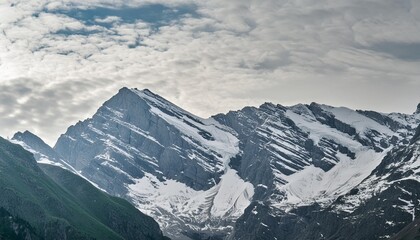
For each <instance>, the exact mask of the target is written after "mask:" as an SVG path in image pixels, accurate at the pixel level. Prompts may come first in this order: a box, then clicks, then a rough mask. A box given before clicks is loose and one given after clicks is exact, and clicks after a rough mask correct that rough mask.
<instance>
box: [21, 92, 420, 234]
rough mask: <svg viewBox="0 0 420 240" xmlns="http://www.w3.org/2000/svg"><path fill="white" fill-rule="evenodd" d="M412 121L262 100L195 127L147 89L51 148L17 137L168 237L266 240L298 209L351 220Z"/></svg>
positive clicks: (108, 107)
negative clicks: (120, 200) (123, 202)
mask: <svg viewBox="0 0 420 240" xmlns="http://www.w3.org/2000/svg"><path fill="white" fill-rule="evenodd" d="M419 116H420V114H418V113H416V114H413V115H409V114H401V113H391V114H385V113H378V112H374V111H361V110H357V111H354V110H352V109H349V108H345V107H332V106H328V105H323V104H318V103H311V104H309V105H306V104H298V105H295V106H291V107H286V106H282V105H276V104H273V103H264V104H262V105H261V106H260V107H245V108H243V109H241V110H238V111H231V112H229V113H227V114H218V115H216V116H214V117H211V118H208V119H203V118H200V117H198V116H195V115H194V114H192V113H190V112H188V111H186V110H184V109H182V108H180V107H178V106H176V105H175V104H173V103H171V102H170V101H168V100H166V99H164V98H163V97H161V96H159V95H157V94H155V93H153V92H151V91H150V90H147V89H144V90H138V89H128V88H122V89H121V90H120V91H119V92H118V93H117V94H116V95H115V96H113V97H112V98H111V99H109V100H108V101H106V102H105V103H104V104H103V105H102V106H101V107H100V108H99V109H98V111H97V112H96V113H95V114H94V115H93V116H92V117H91V118H89V119H86V120H85V121H81V122H78V123H77V124H75V125H74V126H71V127H69V128H68V130H67V132H66V133H65V134H63V135H62V136H61V137H60V138H59V140H58V141H57V143H56V145H55V147H54V149H48V151H46V150H45V149H44V148H45V146H44V147H43V145H42V144H41V145H39V144H38V145H36V144H33V143H32V144H28V142H33V141H32V140H31V138H29V137H28V138H21V140H19V134H17V137H16V138H17V141H20V143H21V144H22V145H25V144H26V146H27V147H29V148H35V150H34V149H33V152H42V153H45V154H44V155H45V156H47V155H48V156H49V159H52V160H53V161H55V160H54V159H56V158H57V159H58V160H57V161H63V162H64V163H65V164H67V165H69V166H71V168H73V169H74V171H76V172H77V173H79V174H82V175H83V176H84V177H86V178H87V179H89V180H90V181H92V182H94V183H95V184H97V185H98V187H100V188H103V189H104V190H106V191H107V192H108V193H111V194H113V195H117V196H122V197H125V198H126V199H128V200H130V201H131V202H132V203H133V204H134V205H136V206H137V207H138V208H139V209H140V210H142V211H144V212H145V213H147V214H149V215H151V216H152V217H154V218H155V219H156V220H157V221H158V222H159V223H160V224H161V227H162V228H163V230H164V232H165V233H166V234H168V235H169V236H170V237H172V238H173V239H182V240H183V239H197V238H201V239H206V238H209V237H218V238H224V237H226V236H228V235H230V238H232V239H253V238H249V236H251V237H252V236H254V237H255V236H268V237H266V238H267V239H274V238H273V236H276V234H277V229H283V227H284V226H281V224H283V223H284V222H283V221H273V219H276V218H277V217H278V215H279V214H280V215H281V216H285V219H286V218H289V217H290V218H292V219H288V220H287V221H285V222H288V221H289V222H293V221H295V220H296V219H300V218H301V217H305V216H306V215H305V214H303V215H300V214H301V213H300V212H299V211H303V212H305V210H301V209H307V208H309V209H315V210H316V211H321V210H322V211H324V210H325V209H334V211H336V212H334V211H332V212H328V214H336V215H337V214H338V215H339V214H342V213H343V212H344V213H345V214H350V212H357V209H358V208H359V206H361V205H360V204H359V205H357V204H354V203H355V201H351V199H357V201H362V200H363V201H368V200H369V199H370V197H371V196H373V195H372V194H370V193H371V192H369V194H363V193H364V192H366V191H364V190H363V189H367V188H369V187H370V186H371V185H372V183H375V184H376V185H377V186H379V185H378V184H377V180H378V179H382V177H383V176H380V177H379V178H376V177H373V176H372V172H375V171H376V170H377V168H378V167H380V166H381V164H384V161H385V160H384V159H388V158H389V157H387V156H389V155H390V154H391V155H392V154H394V152H395V149H397V148H402V149H403V148H405V147H407V146H408V145H409V144H410V140H411V139H412V141H411V142H412V143H413V142H415V141H417V140H418V138H419V135H420V130H417V131H415V128H417V126H418V125H419V124H420V117H419ZM38 148H40V149H44V150H42V151H41V150H38ZM47 153H48V154H47ZM54 156H56V157H54ZM416 161H417V160H415V161H414V162H416ZM406 162H407V161H406ZM410 163H411V162H410ZM65 164H63V165H65ZM413 164H415V163H413ZM413 164H412V165H413ZM387 166H389V165H387ZM395 166H397V165H395ZM395 166H394V167H395ZM398 166H403V163H402V162H401V164H399V165H398ZM398 166H397V167H398ZM366 179H371V180H370V182H367V180H366ZM366 186H367V187H366ZM355 189H359V190H355ZM358 193H360V194H362V195H360V196H359V195H358ZM349 194H350V195H349ZM349 196H350V197H349ZM352 196H353V197H352ZM366 196H368V198H366ZM340 199H341V201H344V203H345V204H342V205H337V206H335V205H334V204H336V203H337V201H339V200H340ZM347 200H348V201H347ZM346 201H347V202H346ZM357 201H356V202H357ZM333 205H334V206H335V207H331V206H333ZM350 208H351V210H350ZM337 209H347V210H346V211H341V210H337ZM325 211H326V210H325ZM328 211H329V210H328ZM337 211H338V212H340V213H337ZM311 214H312V213H311ZM294 218H296V219H294ZM262 219H265V221H264V222H262ZM270 219H271V220H270ZM296 221H297V222H296V224H295V225H296V226H299V224H301V222H299V221H298V220H296ZM309 221H313V220H308V222H309ZM320 221H321V220H320ZM251 223H252V224H253V226H258V227H249V226H248V224H251ZM270 224H271V226H270ZM288 227H291V226H288ZM248 231H254V232H252V233H249V232H248ZM274 233H276V234H274ZM303 233H304V232H302V234H303ZM266 234H268V235H266ZM270 234H274V235H270ZM282 234H286V233H282ZM299 234H300V233H299ZM299 234H296V236H301V235H299ZM320 234H326V233H325V232H322V233H321V232H320ZM247 236H248V237H247ZM292 239H293V238H292Z"/></svg>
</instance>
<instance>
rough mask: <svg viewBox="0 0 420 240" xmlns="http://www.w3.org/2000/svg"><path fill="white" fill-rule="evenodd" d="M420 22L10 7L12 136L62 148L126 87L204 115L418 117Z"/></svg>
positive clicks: (214, 4)
mask: <svg viewBox="0 0 420 240" xmlns="http://www.w3.org/2000/svg"><path fill="white" fill-rule="evenodd" d="M419 16H420V3H419V2H418V1H409V0H401V1H394V0H369V1H364V0H363V1H362V0H339V1H327V0H321V1H307V0H293V1H282V0H267V1H263V2H261V1H255V0H232V1H228V2H226V1H221V0H211V1H196V0H174V1H161V0H152V1H140V0H112V1H111V0H109V1H108V0H89V1H79V0H61V1H52V0H39V1H30V0H14V1H8V2H6V3H4V4H1V5H0V79H1V80H0V100H1V101H0V111H4V112H2V117H0V124H2V126H4V127H3V130H2V131H0V134H2V135H11V134H12V133H13V132H14V131H16V130H24V129H29V130H32V131H34V132H35V133H37V134H40V135H41V136H42V137H44V138H45V139H46V140H47V141H48V142H49V143H53V142H54V140H55V139H56V138H57V137H58V135H59V134H60V133H63V132H64V131H65V128H66V127H67V126H69V125H70V124H73V123H75V122H76V121H77V120H79V119H83V118H85V117H88V116H89V115H91V114H93V113H94V111H95V110H96V109H97V108H98V107H99V106H100V105H101V104H102V102H103V101H105V100H106V99H108V98H109V97H111V95H113V94H114V93H116V92H117V90H118V89H119V88H120V87H123V86H128V87H138V88H146V87H147V88H150V89H151V90H152V91H155V92H157V93H158V94H160V95H162V96H164V97H166V98H168V99H169V100H171V101H173V102H175V103H176V104H179V105H181V106H183V107H184V108H186V109H187V110H189V111H191V112H194V113H196V114H198V115H202V116H209V115H211V114H215V113H218V112H226V111H228V110H231V109H238V108H241V107H243V106H245V105H258V104H260V103H262V102H264V101H271V102H276V103H281V104H284V105H290V104H295V103H299V102H311V101H317V102H324V103H327V104H332V105H346V106H349V107H353V108H366V109H377V110H380V111H404V112H410V111H412V110H413V109H414V108H415V106H416V104H417V103H418V102H419V101H420V99H419V97H418V90H420V83H419V81H418V76H419V74H420V70H419V68H418V64H419V61H420V58H419V57H418V55H419V54H418V51H419V49H420V47H419V43H420V31H418V26H419V22H420V17H419ZM390 96H398V97H390ZM3 113H4V114H3ZM45 122H48V124H45Z"/></svg>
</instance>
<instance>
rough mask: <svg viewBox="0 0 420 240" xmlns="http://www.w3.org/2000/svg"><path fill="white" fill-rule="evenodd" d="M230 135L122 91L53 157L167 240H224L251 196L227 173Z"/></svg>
mask: <svg viewBox="0 0 420 240" xmlns="http://www.w3.org/2000/svg"><path fill="white" fill-rule="evenodd" d="M231 131H232V130H231V129H229V128H227V127H225V126H223V125H221V124H219V123H218V122H217V121H215V120H213V119H202V118H199V117H197V116H194V115H192V114H191V113H188V112H187V111H185V110H182V109H180V108H179V107H177V106H175V105H173V104H172V103H170V102H168V101H167V100H165V99H163V98H161V97H159V96H157V95H155V94H153V93H152V92H150V91H148V90H144V91H139V90H136V89H131V90H130V89H127V88H123V89H121V90H120V91H119V93H118V94H117V95H115V96H114V97H112V98H111V99H110V100H109V101H107V102H105V103H104V104H103V106H101V107H100V108H99V110H98V111H97V113H96V114H95V115H94V116H93V117H92V118H90V119H87V120H85V121H83V122H79V123H77V124H76V125H75V126H72V127H70V128H69V129H68V131H67V132H66V133H65V134H63V135H62V136H61V137H60V138H59V140H58V141H57V144H56V145H55V147H54V150H55V151H56V152H57V153H58V154H59V155H60V156H62V157H63V159H64V160H65V161H66V162H67V163H68V164H70V165H71V166H72V167H73V168H75V169H76V171H78V172H80V173H81V174H82V175H83V176H85V177H86V178H88V179H89V180H91V181H93V182H94V183H96V184H97V185H98V186H99V187H100V188H102V189H104V190H106V191H107V192H108V193H111V194H113V195H117V196H122V197H125V198H126V199H128V200H130V201H131V202H133V203H134V204H135V205H136V206H137V207H138V208H139V209H141V210H142V211H143V212H145V213H146V214H149V215H151V216H153V217H154V218H155V219H157V221H158V222H159V223H160V224H161V226H163V228H164V230H165V232H166V233H167V234H169V235H170V236H172V237H180V238H186V235H194V234H196V231H198V232H199V234H202V235H203V234H204V235H206V231H207V232H208V233H211V234H216V235H219V234H220V235H224V234H226V231H230V229H231V227H232V225H233V221H234V220H235V219H236V218H237V217H239V216H240V215H241V214H242V212H243V209H245V208H246V207H247V206H248V204H249V202H250V198H251V197H252V195H253V193H254V188H253V186H252V185H251V184H250V183H247V182H245V181H244V180H242V179H240V178H239V176H238V175H237V174H236V171H235V170H233V169H230V167H229V165H228V162H229V160H230V159H231V158H232V157H234V156H236V155H238V153H239V146H238V144H239V143H238V139H237V138H236V137H235V135H234V134H232V133H231ZM236 187H238V188H237V189H236ZM233 190H234V191H233Z"/></svg>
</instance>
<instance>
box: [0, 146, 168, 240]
mask: <svg viewBox="0 0 420 240" xmlns="http://www.w3.org/2000/svg"><path fill="white" fill-rule="evenodd" d="M41 168H43V169H44V171H43V170H42V169H41ZM0 193H1V194H0V223H1V224H0V225H1V227H0V239H165V238H164V237H163V235H162V233H161V231H160V229H159V226H158V224H157V223H156V222H155V221H153V219H151V218H150V217H148V216H145V215H144V214H142V213H141V212H139V211H138V210H137V209H136V208H134V207H132V206H131V205H130V203H128V202H127V201H125V200H122V199H119V198H116V197H111V196H109V195H107V194H105V193H103V192H102V191H100V190H98V189H97V188H96V187H94V186H93V185H91V184H90V183H88V182H87V181H86V180H84V179H83V178H81V177H79V176H77V175H75V174H73V173H71V172H69V171H68V170H65V169H63V168H61V167H57V166H51V165H45V166H44V165H41V167H40V166H39V165H38V164H37V162H36V161H35V159H34V157H33V155H32V154H31V153H30V152H28V151H26V150H24V148H22V147H21V146H20V145H16V144H13V143H11V142H9V141H7V140H4V139H1V138H0Z"/></svg>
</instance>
